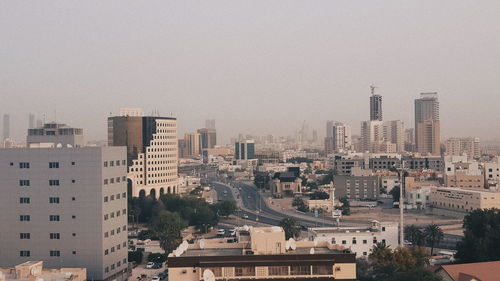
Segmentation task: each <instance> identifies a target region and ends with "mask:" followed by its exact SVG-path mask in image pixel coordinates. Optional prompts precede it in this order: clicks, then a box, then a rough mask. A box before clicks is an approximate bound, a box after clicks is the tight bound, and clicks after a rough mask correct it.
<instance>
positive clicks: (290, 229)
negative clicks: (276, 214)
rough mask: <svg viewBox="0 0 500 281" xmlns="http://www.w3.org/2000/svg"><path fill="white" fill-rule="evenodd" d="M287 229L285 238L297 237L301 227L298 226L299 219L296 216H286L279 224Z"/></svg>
mask: <svg viewBox="0 0 500 281" xmlns="http://www.w3.org/2000/svg"><path fill="white" fill-rule="evenodd" d="M279 225H280V226H281V227H282V228H283V230H284V231H285V239H289V238H295V237H297V236H298V235H299V232H300V230H299V228H298V227H297V221H296V220H295V219H294V218H290V217H288V218H284V219H282V220H281V221H280V224H279Z"/></svg>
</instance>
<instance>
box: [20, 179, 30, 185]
mask: <svg viewBox="0 0 500 281" xmlns="http://www.w3.org/2000/svg"><path fill="white" fill-rule="evenodd" d="M19 185H20V186H30V181H29V180H19Z"/></svg>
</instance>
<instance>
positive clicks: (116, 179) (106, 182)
mask: <svg viewBox="0 0 500 281" xmlns="http://www.w3.org/2000/svg"><path fill="white" fill-rule="evenodd" d="M126 180H127V177H126V176H123V177H121V178H120V177H116V178H110V179H104V184H113V183H115V181H116V182H117V183H118V182H121V181H126Z"/></svg>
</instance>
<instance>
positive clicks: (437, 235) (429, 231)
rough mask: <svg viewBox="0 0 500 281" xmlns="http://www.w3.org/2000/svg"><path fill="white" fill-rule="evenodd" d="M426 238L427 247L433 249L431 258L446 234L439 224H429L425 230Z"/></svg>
mask: <svg viewBox="0 0 500 281" xmlns="http://www.w3.org/2000/svg"><path fill="white" fill-rule="evenodd" d="M424 237H425V241H426V242H427V245H428V246H429V247H431V256H432V254H433V253H434V247H435V246H437V245H439V243H440V242H441V240H443V237H444V234H443V231H442V230H441V228H440V227H439V226H438V225H437V224H429V225H428V226H426V227H425V229H424Z"/></svg>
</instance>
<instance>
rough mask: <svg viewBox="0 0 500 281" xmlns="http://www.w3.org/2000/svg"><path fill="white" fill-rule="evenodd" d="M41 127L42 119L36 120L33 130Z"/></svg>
mask: <svg viewBox="0 0 500 281" xmlns="http://www.w3.org/2000/svg"><path fill="white" fill-rule="evenodd" d="M42 126H43V121H42V119H36V126H35V128H40V127H42Z"/></svg>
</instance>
